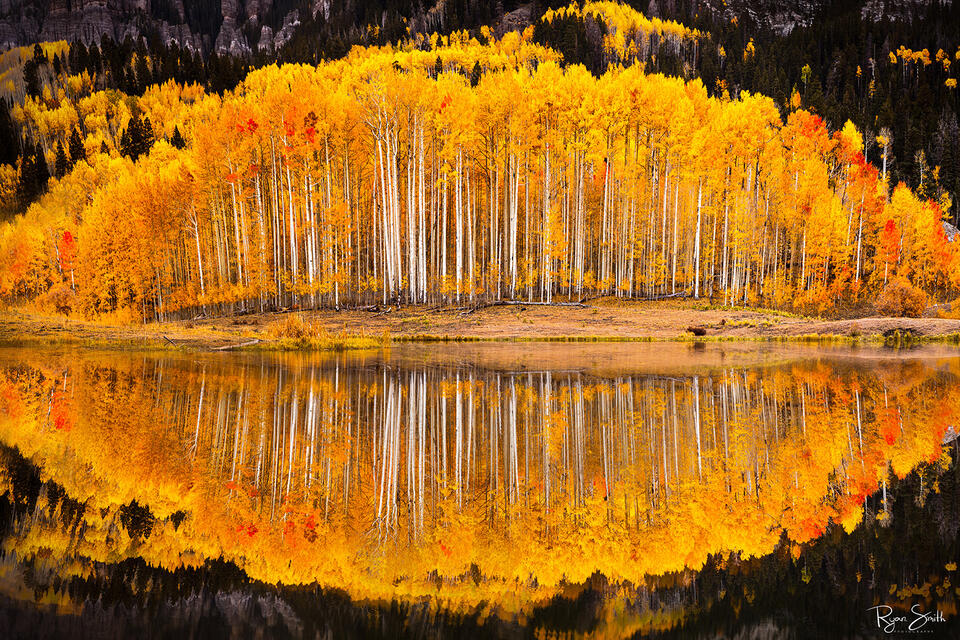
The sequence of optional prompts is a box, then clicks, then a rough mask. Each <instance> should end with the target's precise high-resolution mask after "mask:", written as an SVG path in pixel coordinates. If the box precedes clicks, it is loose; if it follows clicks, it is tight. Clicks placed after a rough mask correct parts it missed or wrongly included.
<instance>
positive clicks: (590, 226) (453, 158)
mask: <svg viewBox="0 0 960 640" xmlns="http://www.w3.org/2000/svg"><path fill="white" fill-rule="evenodd" d="M637 15H639V14H637ZM649 28H650V29H655V27H649ZM656 28H659V27H656ZM486 35H489V34H488V33H487V34H486ZM621 35H622V32H621ZM648 37H649V34H648ZM658 37H660V38H663V39H664V40H666V41H668V42H673V43H675V46H676V47H678V48H681V47H686V48H687V49H689V50H691V51H693V50H694V49H695V47H694V46H693V45H692V44H691V41H690V39H691V38H694V39H695V38H696V36H695V35H684V34H683V32H682V31H681V32H680V34H679V35H677V34H676V33H673V32H672V31H671V32H667V31H663V32H661V33H659V35H658ZM481 40H483V42H482V43H481V41H478V40H477V39H472V38H470V37H468V36H467V35H466V34H465V33H456V34H453V35H451V36H449V37H437V36H434V37H432V38H430V39H429V40H426V39H421V40H419V41H411V42H408V43H405V44H403V45H398V46H394V47H366V48H361V47H357V48H355V49H354V50H353V51H351V53H350V54H349V55H348V56H347V57H346V58H345V59H342V60H338V61H332V62H325V63H322V64H320V65H319V66H305V65H284V66H279V67H278V66H270V67H266V68H263V69H260V70H257V71H254V72H252V73H250V74H249V75H248V76H247V78H246V80H245V81H244V82H243V83H242V84H241V85H240V86H239V87H238V88H237V89H236V90H235V91H233V92H228V93H226V94H224V95H222V96H218V95H211V94H207V93H205V92H204V91H203V90H202V89H199V88H197V87H192V86H180V85H177V84H175V83H172V82H170V83H166V84H164V85H160V86H154V87H152V88H150V89H148V90H147V91H146V93H145V94H144V95H143V96H142V97H140V98H126V99H121V100H118V99H117V98H116V96H115V95H113V96H109V95H105V96H99V97H98V95H99V94H98V93H94V94H93V95H91V96H90V97H88V98H85V100H86V101H87V102H88V103H89V104H87V106H82V107H81V106H78V107H76V108H75V111H76V119H77V121H78V122H82V123H83V124H84V130H85V134H86V135H85V146H86V149H87V153H86V159H85V160H84V161H81V162H79V163H77V164H76V166H74V167H73V169H72V171H70V172H68V173H67V174H66V175H65V176H64V177H63V178H61V179H60V180H59V182H57V183H55V184H53V186H52V188H51V189H50V192H49V193H48V194H47V195H45V196H44V197H43V198H41V199H40V200H39V201H38V202H37V203H36V204H34V205H33V206H32V207H31V208H30V209H29V210H28V211H27V212H26V213H25V214H24V215H22V216H20V217H18V218H16V219H14V220H12V221H11V222H9V223H5V224H4V225H2V226H0V296H2V297H3V298H4V299H6V300H8V301H17V300H24V299H32V298H43V297H44V296H48V297H49V296H51V295H53V294H54V293H55V292H59V295H61V296H65V297H66V298H68V299H69V301H70V302H69V303H68V306H71V307H72V308H73V309H74V310H76V311H80V312H82V313H84V314H86V315H91V316H92V315H99V314H117V315H124V316H126V317H129V318H131V319H137V318H139V319H142V320H145V321H146V320H153V319H157V320H163V319H165V318H168V317H179V316H183V315H190V314H195V313H202V312H206V313H226V312H232V311H239V310H250V311H262V310H268V309H281V308H317V307H344V306H358V305H389V304H395V303H402V304H430V305H438V304H439V305H456V306H470V305H476V304H481V303H487V302H492V301H505V300H511V301H529V302H556V301H559V300H582V299H585V298H587V297H591V296H600V295H608V296H617V297H621V298H630V299H650V298H659V297H665V296H689V297H693V298H705V297H709V298H711V299H712V300H713V301H714V302H717V303H722V304H726V305H740V304H749V305H756V304H762V305H766V306H771V307H778V308H790V309H792V308H796V309H803V310H815V311H818V312H830V311H831V310H835V309H837V308H839V307H840V306H843V305H848V304H860V303H864V302H869V301H871V300H873V299H875V298H876V297H877V296H878V295H879V294H880V292H881V291H882V290H883V288H884V287H885V286H886V285H887V284H889V283H890V282H892V281H893V280H894V279H898V280H900V281H902V280H904V279H906V280H908V281H909V282H910V283H911V284H912V286H914V287H916V288H918V289H922V290H923V291H924V292H925V293H926V294H927V295H928V296H930V297H931V298H934V299H940V300H946V299H949V298H950V297H951V296H953V295H955V293H954V292H955V291H956V289H957V287H958V285H960V262H958V255H960V254H958V250H957V244H956V243H951V242H949V241H948V238H947V235H946V233H945V231H944V227H943V218H944V210H945V209H946V208H947V207H949V202H940V203H937V202H932V201H922V200H920V199H919V198H917V197H916V196H915V195H914V194H913V193H912V192H910V190H909V189H907V188H906V187H904V186H894V185H889V184H888V182H887V180H886V176H885V175H882V174H881V172H879V171H878V170H877V169H876V168H875V167H874V166H872V165H871V164H869V163H867V162H866V161H865V160H864V155H863V150H864V140H863V137H862V135H861V134H860V133H859V132H858V131H857V130H856V128H855V127H854V125H853V124H851V123H848V124H847V125H846V126H845V127H843V128H842V130H840V131H837V132H830V131H828V129H827V127H826V126H825V124H824V123H823V121H822V120H821V119H820V118H819V117H818V116H817V115H815V114H813V113H809V112H807V111H804V110H802V109H799V108H797V107H798V105H797V104H793V105H792V106H791V105H788V108H787V109H786V110H785V111H781V110H780V109H778V107H777V105H776V104H775V103H774V101H773V100H772V99H770V98H767V97H764V96H760V95H750V94H746V93H744V94H741V95H739V96H737V97H736V98H731V97H730V96H729V95H727V94H726V93H720V94H719V95H717V96H714V97H712V96H711V95H710V94H709V92H708V90H707V88H705V87H704V86H703V84H702V83H701V82H700V81H699V80H689V81H685V80H683V79H680V78H669V77H664V76H662V75H649V74H647V73H645V72H644V65H643V63H642V62H640V61H639V60H640V59H639V58H638V57H637V56H638V54H637V53H636V50H637V47H636V43H635V41H633V40H629V39H628V41H627V42H626V44H624V39H623V38H622V37H621V38H620V40H619V42H618V43H616V44H611V46H615V47H617V50H618V51H620V50H622V55H620V54H618V55H613V54H611V58H612V59H611V61H610V65H609V67H608V69H607V71H606V72H605V73H603V74H602V75H601V76H600V77H595V76H593V75H591V74H590V73H589V72H587V70H586V69H584V68H583V67H581V66H563V65H562V61H561V60H560V59H559V55H558V54H557V53H556V52H554V51H552V50H550V49H548V48H545V47H542V46H540V45H537V44H535V43H533V41H532V39H531V30H528V31H527V32H524V33H523V34H521V33H516V32H514V33H509V34H507V35H506V36H504V37H503V38H502V39H499V40H497V39H494V38H492V37H489V38H481ZM694 41H695V40H694ZM631 52H632V53H631ZM691 55H695V53H691ZM112 93H113V94H115V93H116V92H112ZM98 100H99V101H100V103H103V104H107V103H110V101H111V100H112V101H113V102H112V103H110V104H113V105H114V106H113V108H110V107H109V105H108V106H107V107H103V106H97V104H99V103H98V102H97V101H98ZM71 108H74V107H71ZM83 109H88V110H89V113H85V112H84V111H83ZM98 109H99V111H96V110H98ZM95 111H96V112H95ZM100 112H103V113H105V114H107V115H103V116H98V115H97V114H98V113H100ZM137 114H139V115H137ZM140 116H145V117H146V118H148V120H143V122H148V123H152V124H150V125H149V126H150V127H151V128H152V129H153V135H154V136H155V137H156V138H157V140H158V141H157V142H156V143H155V144H154V145H153V147H152V149H151V150H150V151H149V154H144V155H142V156H141V157H140V158H139V159H138V160H137V161H136V162H134V161H132V160H131V159H130V158H128V157H124V156H121V155H120V154H119V153H117V150H116V149H117V145H116V144H115V140H116V139H119V136H120V134H119V132H120V130H121V129H122V128H124V124H125V123H127V122H128V121H130V120H131V118H134V117H140ZM24 117H26V116H24ZM111 118H112V120H111ZM68 119H69V118H68ZM175 127H176V130H177V131H178V132H182V135H183V138H184V139H185V140H186V146H185V148H183V149H179V148H177V147H176V146H173V145H171V144H169V143H168V142H166V140H165V138H170V136H171V134H173V132H174V128H175ZM51 135H53V134H51ZM178 135H179V133H178ZM867 143H868V144H873V141H867Z"/></svg>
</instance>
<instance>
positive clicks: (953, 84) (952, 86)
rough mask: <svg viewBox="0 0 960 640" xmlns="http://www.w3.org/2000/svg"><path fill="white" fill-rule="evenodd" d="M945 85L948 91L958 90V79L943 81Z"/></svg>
mask: <svg viewBox="0 0 960 640" xmlns="http://www.w3.org/2000/svg"><path fill="white" fill-rule="evenodd" d="M943 84H944V86H945V87H947V88H948V89H956V88H957V79H956V78H947V79H946V80H944V81H943Z"/></svg>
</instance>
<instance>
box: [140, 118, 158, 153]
mask: <svg viewBox="0 0 960 640" xmlns="http://www.w3.org/2000/svg"><path fill="white" fill-rule="evenodd" d="M156 141H157V139H156V137H155V136H154V135H153V125H152V124H150V118H148V117H146V116H144V117H143V119H142V120H141V121H140V155H142V156H145V155H147V154H148V153H150V149H151V148H152V147H153V143H154V142H156Z"/></svg>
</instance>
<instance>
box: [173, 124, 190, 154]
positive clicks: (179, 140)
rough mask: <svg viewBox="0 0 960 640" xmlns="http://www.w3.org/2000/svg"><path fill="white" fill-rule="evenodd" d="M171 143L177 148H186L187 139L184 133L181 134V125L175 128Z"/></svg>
mask: <svg viewBox="0 0 960 640" xmlns="http://www.w3.org/2000/svg"><path fill="white" fill-rule="evenodd" d="M170 145H171V146H173V147H175V148H177V149H184V148H186V146H187V141H186V140H184V139H183V135H181V133H180V128H179V127H174V128H173V135H172V136H170Z"/></svg>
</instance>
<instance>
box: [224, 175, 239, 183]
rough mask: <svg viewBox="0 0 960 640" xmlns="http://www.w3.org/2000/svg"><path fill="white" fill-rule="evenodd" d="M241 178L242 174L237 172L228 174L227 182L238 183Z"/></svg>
mask: <svg viewBox="0 0 960 640" xmlns="http://www.w3.org/2000/svg"><path fill="white" fill-rule="evenodd" d="M239 178H240V176H239V175H237V174H236V173H231V174H228V175H227V182H229V183H230V184H236V183H237V180H238V179H239Z"/></svg>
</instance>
